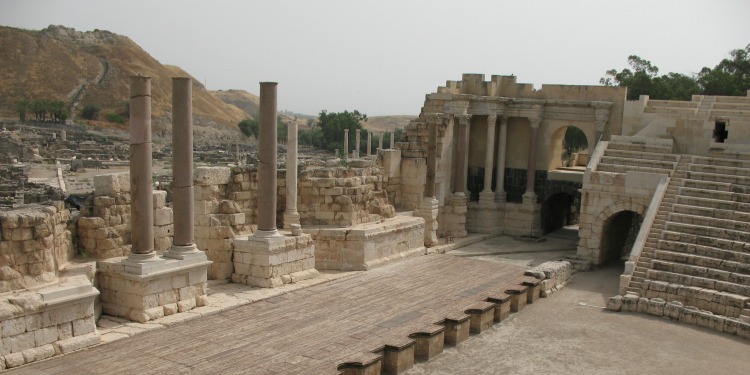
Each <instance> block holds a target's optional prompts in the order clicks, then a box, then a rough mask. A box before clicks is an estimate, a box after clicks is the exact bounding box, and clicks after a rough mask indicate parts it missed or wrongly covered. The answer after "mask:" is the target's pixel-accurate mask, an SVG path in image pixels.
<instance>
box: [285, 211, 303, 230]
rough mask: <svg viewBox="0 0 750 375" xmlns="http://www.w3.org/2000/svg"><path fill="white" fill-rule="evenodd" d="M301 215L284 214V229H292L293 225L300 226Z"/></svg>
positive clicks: (295, 212)
mask: <svg viewBox="0 0 750 375" xmlns="http://www.w3.org/2000/svg"><path fill="white" fill-rule="evenodd" d="M299 218H300V214H299V212H297V211H294V212H284V229H291V228H292V224H299Z"/></svg>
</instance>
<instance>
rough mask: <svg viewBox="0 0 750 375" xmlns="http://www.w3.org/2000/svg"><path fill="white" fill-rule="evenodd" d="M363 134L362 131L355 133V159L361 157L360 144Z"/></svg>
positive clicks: (358, 130)
mask: <svg viewBox="0 0 750 375" xmlns="http://www.w3.org/2000/svg"><path fill="white" fill-rule="evenodd" d="M361 132H362V131H361V130H360V129H357V131H356V133H354V151H355V153H354V157H355V158H358V157H359V144H360V142H361V138H360V137H361V135H360V133H361Z"/></svg>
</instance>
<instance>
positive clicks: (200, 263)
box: [97, 253, 213, 282]
mask: <svg viewBox="0 0 750 375" xmlns="http://www.w3.org/2000/svg"><path fill="white" fill-rule="evenodd" d="M127 261H128V260H127V259H126V258H110V259H106V260H100V261H98V262H97V270H98V271H99V272H98V273H117V274H119V276H120V277H122V278H123V279H127V280H132V281H138V282H149V281H152V280H156V279H160V278H163V277H165V276H169V275H171V274H173V273H179V272H183V271H190V270H193V269H201V268H205V267H208V266H209V265H210V264H211V263H213V262H211V261H210V260H208V259H207V258H206V255H205V253H203V256H202V257H200V256H197V257H195V258H189V259H184V260H180V259H164V258H160V262H159V265H158V266H155V267H152V268H150V269H148V272H147V273H142V274H136V273H131V272H128V271H129V268H128V267H129V266H128V265H127V264H126V262H127ZM204 281H205V280H204Z"/></svg>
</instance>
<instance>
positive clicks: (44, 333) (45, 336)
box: [34, 326, 59, 346]
mask: <svg viewBox="0 0 750 375" xmlns="http://www.w3.org/2000/svg"><path fill="white" fill-rule="evenodd" d="M58 339H59V333H58V330H57V326H55V327H47V328H41V329H37V330H36V331H34V342H35V343H36V346H41V345H46V344H51V343H53V342H55V341H57V340H58Z"/></svg>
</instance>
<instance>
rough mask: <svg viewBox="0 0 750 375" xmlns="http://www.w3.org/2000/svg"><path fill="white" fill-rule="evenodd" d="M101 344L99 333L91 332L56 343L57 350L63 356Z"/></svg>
mask: <svg viewBox="0 0 750 375" xmlns="http://www.w3.org/2000/svg"><path fill="white" fill-rule="evenodd" d="M98 343H99V332H91V333H87V334H85V335H81V336H76V337H71V338H69V339H65V340H60V341H57V342H56V343H54V344H53V345H54V346H55V350H56V351H57V352H59V353H62V354H68V353H72V352H74V351H76V350H81V349H83V348H87V347H89V346H94V345H96V344H98Z"/></svg>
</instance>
